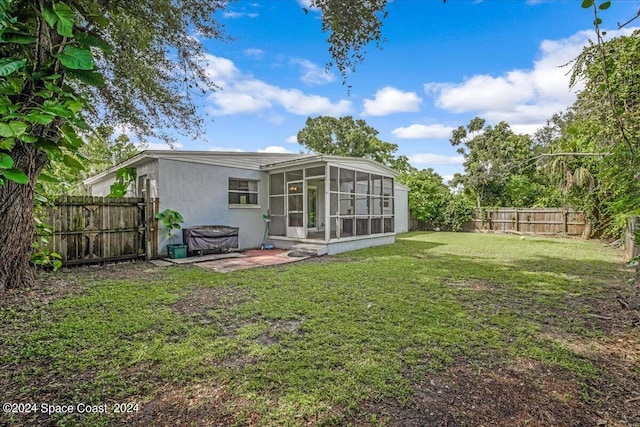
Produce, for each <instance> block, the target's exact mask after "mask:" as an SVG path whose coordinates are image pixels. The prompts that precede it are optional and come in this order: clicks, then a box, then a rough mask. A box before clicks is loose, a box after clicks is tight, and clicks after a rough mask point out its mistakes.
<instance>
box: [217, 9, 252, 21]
mask: <svg viewBox="0 0 640 427" xmlns="http://www.w3.org/2000/svg"><path fill="white" fill-rule="evenodd" d="M222 16H224V17H225V18H231V19H236V18H243V17H245V16H247V17H249V18H256V17H257V16H258V14H257V13H255V12H234V11H232V10H228V11H225V12H223V13H222Z"/></svg>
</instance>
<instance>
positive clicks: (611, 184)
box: [545, 4, 640, 237]
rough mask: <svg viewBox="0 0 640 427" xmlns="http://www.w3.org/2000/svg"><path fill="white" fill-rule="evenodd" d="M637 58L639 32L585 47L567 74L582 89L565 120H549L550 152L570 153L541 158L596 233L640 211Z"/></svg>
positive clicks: (615, 231) (616, 230)
mask: <svg viewBox="0 0 640 427" xmlns="http://www.w3.org/2000/svg"><path fill="white" fill-rule="evenodd" d="M592 5H593V4H592ZM604 9H606V7H605V8H604ZM639 58H640V32H638V31H636V32H634V33H633V34H632V35H631V36H622V37H617V38H614V39H612V40H610V41H607V42H602V43H601V44H596V45H591V46H588V47H586V48H585V49H584V50H583V52H582V53H581V54H580V55H579V56H578V58H576V60H575V61H574V64H573V70H572V76H571V83H572V84H577V82H579V81H582V82H583V83H584V89H583V90H582V92H580V94H579V95H578V99H577V101H576V102H575V103H574V105H573V106H572V108H571V110H570V112H569V113H568V114H567V115H566V116H565V118H564V119H563V122H564V123H555V124H553V126H554V131H553V132H552V133H553V134H554V136H553V138H552V141H551V142H550V143H549V144H548V145H547V152H548V153H551V154H553V153H569V154H568V155H563V156H557V157H551V158H550V159H549V160H548V161H547V162H545V167H546V170H547V172H548V173H549V174H550V176H553V177H554V179H555V181H556V182H557V184H558V185H559V187H560V188H561V189H562V191H563V194H564V196H565V197H566V200H567V203H568V204H569V205H571V206H573V207H575V208H577V209H581V210H585V211H586V212H587V215H588V217H589V218H590V220H591V222H592V223H593V225H594V228H595V229H596V231H600V232H603V233H605V234H608V235H612V236H616V237H619V236H620V234H621V232H622V230H623V227H622V226H621V225H620V224H623V223H624V221H625V218H626V216H627V215H629V214H633V213H634V212H639V211H640V181H639V180H638V179H637V178H638V176H637V171H638V170H640V159H639V157H638V155H637V153H639V152H640V142H639V141H640V102H639V100H638V97H637V94H638V93H639V92H640V74H639V72H638V70H639V69H640V60H639ZM605 72H606V74H605ZM572 153H576V154H575V155H573V154H572ZM579 153H586V154H592V155H591V156H587V155H584V156H580V155H579Z"/></svg>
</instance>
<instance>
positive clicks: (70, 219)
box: [44, 193, 157, 265]
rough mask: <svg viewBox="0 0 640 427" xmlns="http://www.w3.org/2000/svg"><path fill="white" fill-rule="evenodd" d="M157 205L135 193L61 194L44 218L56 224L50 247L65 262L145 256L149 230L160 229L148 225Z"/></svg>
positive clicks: (47, 221) (88, 261) (78, 262)
mask: <svg viewBox="0 0 640 427" xmlns="http://www.w3.org/2000/svg"><path fill="white" fill-rule="evenodd" d="M147 194H148V193H147ZM156 206H157V203H149V202H147V201H145V199H143V198H134V197H127V198H108V197H92V196H79V197H61V198H59V199H58V200H56V201H55V202H54V205H53V206H49V207H47V209H46V218H45V219H44V222H45V223H47V224H50V225H51V226H52V227H53V234H52V236H51V237H50V238H49V247H48V248H49V250H51V251H52V252H57V253H59V254H60V255H61V256H62V262H63V264H64V265H73V264H85V263H94V262H103V261H116V260H125V259H133V258H141V257H145V256H147V255H146V254H147V252H148V251H149V248H148V247H147V236H148V232H147V231H146V230H150V231H151V232H155V230H157V226H155V225H153V226H152V227H147V223H148V221H149V218H153V215H154V214H155V212H153V208H154V207H156ZM149 207H150V208H149ZM150 209H151V211H149V210H150ZM150 239H151V240H153V239H154V238H153V237H150ZM151 257H153V251H152V254H151Z"/></svg>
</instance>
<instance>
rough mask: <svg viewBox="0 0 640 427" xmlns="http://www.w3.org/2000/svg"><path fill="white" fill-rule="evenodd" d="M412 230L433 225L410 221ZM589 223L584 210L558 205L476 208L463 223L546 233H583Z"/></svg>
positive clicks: (465, 226) (470, 226)
mask: <svg viewBox="0 0 640 427" xmlns="http://www.w3.org/2000/svg"><path fill="white" fill-rule="evenodd" d="M410 225H411V230H424V229H433V226H432V224H429V223H426V222H423V221H418V220H416V219H414V218H412V219H411V222H410ZM585 226H586V222H585V217H584V213H583V212H578V211H574V210H570V209H556V208H517V209H516V208H498V209H488V210H484V215H483V210H481V209H476V210H475V211H474V212H473V219H472V220H471V221H467V222H465V223H464V224H463V225H462V231H467V232H477V231H497V232H510V231H512V232H518V233H525V234H527V233H531V234H543V235H562V236H581V235H582V233H583V232H584V229H585Z"/></svg>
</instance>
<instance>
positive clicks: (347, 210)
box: [84, 150, 409, 254]
mask: <svg viewBox="0 0 640 427" xmlns="http://www.w3.org/2000/svg"><path fill="white" fill-rule="evenodd" d="M123 167H126V168H134V169H135V170H136V183H135V184H134V185H131V186H130V187H129V193H128V194H127V196H138V197H142V196H145V194H144V193H145V191H146V189H147V188H149V193H150V194H149V195H148V196H149V197H152V198H158V199H159V204H160V207H159V211H163V210H164V209H171V210H174V211H177V212H180V213H181V214H182V216H183V217H184V219H185V223H184V224H183V227H192V226H198V225H226V226H233V227H238V228H239V230H238V245H239V248H240V249H249V248H258V247H260V246H261V244H262V242H263V236H264V232H265V221H264V219H263V215H268V218H269V220H270V221H269V223H268V237H269V240H270V241H271V243H272V244H273V245H274V246H275V247H276V248H290V247H292V246H293V245H294V244H297V243H306V244H317V245H322V246H325V247H326V253H328V254H335V253H340V252H346V251H350V250H355V249H361V248H365V247H369V246H376V245H384V244H389V243H393V242H394V241H395V234H396V233H403V232H406V231H408V228H409V207H408V188H407V187H405V186H404V185H401V184H399V183H397V182H396V181H395V177H396V176H397V172H396V171H394V170H392V169H390V168H388V167H387V166H384V165H382V164H379V163H377V162H375V161H372V160H369V159H362V158H354V157H341V156H328V155H322V154H279V153H277V154H276V153H247V152H217V151H184V150H157V151H154V150H147V151H142V152H141V153H139V154H137V155H136V156H134V157H132V158H130V159H129V160H127V161H125V162H122V163H120V164H118V165H115V166H113V167H112V168H110V169H108V170H106V171H104V172H102V173H100V174H98V175H96V176H93V177H91V178H88V179H86V180H85V181H84V183H85V185H86V186H87V187H89V188H90V194H91V195H93V196H106V195H107V194H109V192H110V186H111V184H113V183H114V182H115V179H116V172H117V171H118V170H119V169H120V168H123ZM163 234H166V233H161V236H162V235H163ZM167 243H168V242H167V239H166V238H164V239H159V240H158V248H157V249H158V253H166V250H165V246H166V244H167ZM323 252H324V251H323Z"/></svg>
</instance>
